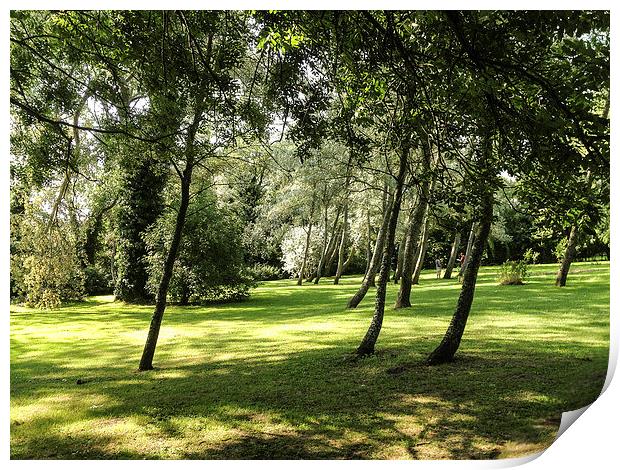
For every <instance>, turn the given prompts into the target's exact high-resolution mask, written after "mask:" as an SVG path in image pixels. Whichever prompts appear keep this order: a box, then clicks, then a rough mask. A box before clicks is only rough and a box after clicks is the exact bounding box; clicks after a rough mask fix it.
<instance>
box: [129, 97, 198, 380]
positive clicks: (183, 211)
mask: <svg viewBox="0 0 620 470" xmlns="http://www.w3.org/2000/svg"><path fill="white" fill-rule="evenodd" d="M196 100H197V106H196V110H195V111H194V119H193V122H192V124H191V126H190V128H189V130H188V134H187V141H186V142H187V143H186V146H185V169H184V170H183V172H181V173H180V175H179V176H180V177H181V204H180V206H179V211H178V212H177V217H176V221H175V225H174V234H173V236H172V242H171V243H170V249H169V250H168V254H167V255H166V260H165V262H164V269H163V273H162V276H161V279H160V281H159V286H158V289H157V297H156V298H155V310H154V311H153V317H152V318H151V325H150V327H149V332H148V335H147V337H146V343H145V344H144V350H143V351H142V358H141V359H140V365H139V366H138V370H140V371H146V370H152V369H153V357H154V356H155V348H156V347H157V339H158V338H159V330H160V328H161V322H162V320H163V318H164V311H165V310H166V300H167V297H168V288H169V287H170V280H171V279H172V273H173V270H174V262H175V261H176V258H177V254H178V252H179V247H180V246H181V237H182V235H183V226H184V225H185V219H186V217H187V208H188V207H189V200H190V192H189V190H190V185H191V182H192V172H193V170H194V151H195V149H194V140H195V138H196V132H198V126H199V124H200V119H201V116H202V106H201V103H202V97H197V99H196Z"/></svg>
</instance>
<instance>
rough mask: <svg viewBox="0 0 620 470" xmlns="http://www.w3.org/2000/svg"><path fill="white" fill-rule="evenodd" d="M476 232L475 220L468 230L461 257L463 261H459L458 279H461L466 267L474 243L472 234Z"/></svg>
mask: <svg viewBox="0 0 620 470" xmlns="http://www.w3.org/2000/svg"><path fill="white" fill-rule="evenodd" d="M475 233H476V222H472V224H471V230H470V231H469V238H468V239H467V248H466V249H465V257H464V258H463V262H462V263H461V268H460V269H459V280H461V279H463V274H464V273H465V270H466V269H467V263H469V258H470V256H471V249H472V246H473V243H474V236H475Z"/></svg>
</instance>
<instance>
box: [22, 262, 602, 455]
mask: <svg viewBox="0 0 620 470" xmlns="http://www.w3.org/2000/svg"><path fill="white" fill-rule="evenodd" d="M555 269H556V267H555V266H551V265H541V266H536V268H535V269H534V272H533V275H532V277H531V278H530V279H529V280H528V283H527V284H526V285H524V286H503V287H500V286H498V285H497V284H496V282H495V272H496V270H497V268H494V267H489V268H483V269H482V271H481V275H480V276H479V279H478V286H477V288H476V297H475V300H474V305H473V307H472V313H471V315H470V318H469V323H468V325H467V329H466V330H465V335H464V338H463V342H462V343H461V348H460V350H459V352H458V353H457V360H456V361H455V362H453V363H451V364H447V365H443V366H438V367H427V366H423V365H421V361H422V360H423V359H424V358H425V356H426V355H427V354H428V353H429V352H430V351H432V350H433V348H434V347H435V346H436V345H437V344H438V342H439V341H440V339H441V337H442V335H443V333H444V331H445V329H446V327H447V325H448V322H449V321H450V317H451V315H452V312H453V310H454V306H455V303H456V298H457V296H458V292H459V284H458V283H457V282H456V281H455V280H451V281H444V280H435V279H434V272H430V271H428V272H425V273H423V276H422V280H421V285H420V286H415V287H414V289H413V292H412V302H413V303H414V307H413V308H410V309H404V310H398V311H397V310H393V309H392V308H391V305H392V304H393V302H394V298H395V295H396V287H395V286H394V285H391V286H390V289H389V291H388V304H389V305H390V308H388V309H386V317H385V321H384V327H383V331H382V332H381V336H380V337H379V341H378V343H377V350H378V353H377V355H376V356H373V357H370V358H367V359H364V360H361V361H353V360H352V359H351V355H350V353H351V352H352V351H353V350H354V349H355V347H356V346H357V345H358V343H359V341H360V339H361V338H362V336H363V335H364V333H365V332H366V328H367V327H368V323H369V321H370V317H371V315H372V309H373V305H374V290H371V291H370V292H369V294H368V296H367V298H366V299H365V300H364V301H363V303H362V304H361V305H360V308H358V309H357V310H354V311H347V310H345V309H344V306H345V304H346V301H347V299H348V297H349V296H350V295H351V294H352V293H353V292H354V290H355V289H356V288H357V286H358V285H359V283H360V277H346V278H344V279H343V280H342V281H341V284H340V285H338V286H334V285H332V284H331V280H330V279H324V280H323V282H322V283H321V284H320V285H319V286H315V285H304V286H303V287H298V286H296V285H294V281H292V280H286V281H275V282H268V283H265V284H263V285H262V286H261V287H259V288H257V289H256V290H255V291H254V292H253V293H252V297H251V299H250V300H249V301H246V302H242V303H236V304H227V305H217V306H209V307H184V308H181V307H169V308H168V309H167V311H166V315H165V317H164V324H163V327H162V331H161V335H160V338H159V345H158V350H157V353H156V355H155V366H156V367H157V368H158V369H157V370H155V371H152V372H147V373H139V372H136V369H137V365H138V361H139V358H140V354H141V352H142V346H143V343H144V340H145V337H146V331H147V328H148V323H149V320H150V313H151V308H150V307H137V306H132V305H125V304H122V303H116V302H112V299H111V298H110V297H97V298H91V299H89V300H88V301H87V302H84V303H79V304H74V305H72V306H68V307H65V308H62V309H60V310H58V311H52V312H40V311H34V310H29V309H25V308H21V307H17V306H12V307H11V456H12V458H15V459H33V458H34V459H41V458H43V459H45V458H53V459H72V458H81V459H84V458H89V459H91V458H140V459H141V458H149V459H151V458H200V459H221V458H228V459H232V458H251V459H261V458H274V459H278V458H308V459H311V458H375V459H411V458H414V459H417V458H419V459H438V458H439V459H443V458H452V459H467V458H502V457H515V456H520V455H524V454H528V453H532V452H536V451H539V450H542V449H544V448H545V447H547V446H548V445H549V444H550V443H551V442H552V440H553V439H554V437H555V434H556V432H557V428H558V425H559V419H560V414H561V412H562V411H566V410H570V409H576V408H580V407H582V406H585V405H586V404H588V403H590V402H592V401H593V400H594V399H595V398H596V397H597V395H598V394H599V392H600V390H601V387H602V384H603V382H604V379H605V375H606V371H607V357H608V346H609V264H608V263H575V264H574V265H573V268H572V272H571V274H570V276H569V285H568V286H567V287H566V288H562V289H560V288H556V287H555V286H554V285H553V280H554V273H555ZM78 380H79V382H80V383H78ZM82 382H84V383H82Z"/></svg>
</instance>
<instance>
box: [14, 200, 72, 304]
mask: <svg viewBox="0 0 620 470" xmlns="http://www.w3.org/2000/svg"><path fill="white" fill-rule="evenodd" d="M18 230H19V246H18V247H16V250H15V253H14V256H13V257H12V259H11V270H12V274H13V273H15V274H19V275H18V276H15V281H16V283H19V285H16V286H14V287H15V290H16V291H19V292H23V294H24V297H25V303H26V305H27V306H29V307H34V308H44V309H53V308H58V307H59V306H60V305H61V303H62V302H64V301H67V300H81V299H82V297H83V296H84V273H83V271H82V268H81V264H80V259H79V256H78V253H77V249H76V246H77V242H76V238H75V233H74V232H73V231H72V230H71V229H70V227H69V224H68V223H66V221H63V220H58V221H56V222H55V223H54V224H50V223H49V216H48V215H47V214H46V213H45V212H43V211H40V210H37V209H36V207H35V206H34V205H32V206H31V205H29V206H27V208H26V213H25V215H24V217H23V219H22V220H21V222H20V224H19V228H18Z"/></svg>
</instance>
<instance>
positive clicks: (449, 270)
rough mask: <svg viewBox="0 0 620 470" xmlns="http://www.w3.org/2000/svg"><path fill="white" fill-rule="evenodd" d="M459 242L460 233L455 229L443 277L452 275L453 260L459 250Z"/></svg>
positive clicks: (446, 277)
mask: <svg viewBox="0 0 620 470" xmlns="http://www.w3.org/2000/svg"><path fill="white" fill-rule="evenodd" d="M460 244H461V233H460V232H459V231H458V230H457V231H456V233H455V234H454V242H453V243H452V251H450V259H449V260H448V264H447V266H446V272H445V273H444V275H443V278H444V279H450V278H451V277H452V270H453V269H454V262H455V261H456V255H457V253H458V251H459V245H460Z"/></svg>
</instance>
